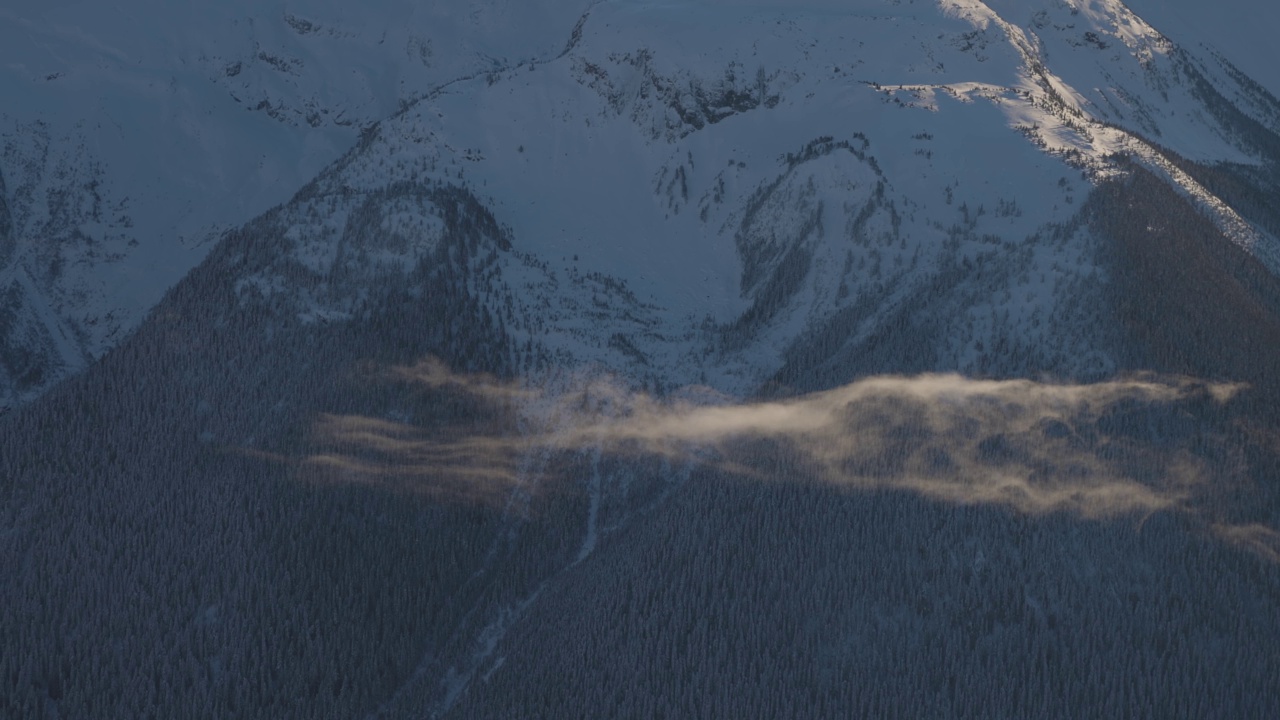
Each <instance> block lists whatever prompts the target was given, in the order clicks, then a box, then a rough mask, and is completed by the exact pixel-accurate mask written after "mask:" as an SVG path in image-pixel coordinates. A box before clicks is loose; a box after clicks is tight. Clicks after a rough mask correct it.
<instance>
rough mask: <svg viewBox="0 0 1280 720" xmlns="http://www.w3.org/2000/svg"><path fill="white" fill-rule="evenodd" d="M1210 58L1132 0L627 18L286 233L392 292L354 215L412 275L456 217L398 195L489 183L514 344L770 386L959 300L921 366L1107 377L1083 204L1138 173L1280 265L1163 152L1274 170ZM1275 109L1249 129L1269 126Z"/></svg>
mask: <svg viewBox="0 0 1280 720" xmlns="http://www.w3.org/2000/svg"><path fill="white" fill-rule="evenodd" d="M1006 16H1007V17H1006ZM1195 62H1202V63H1204V67H1206V68H1209V67H1211V66H1212V63H1211V61H1203V60H1196V59H1194V56H1188V55H1186V54H1183V53H1182V52H1181V51H1180V50H1179V49H1178V48H1177V46H1175V45H1173V44H1172V43H1171V41H1169V40H1168V39H1167V38H1165V37H1164V36H1162V35H1161V34H1159V33H1158V32H1156V31H1155V30H1154V29H1153V28H1151V27H1150V26H1148V25H1146V24H1145V23H1144V22H1142V20H1140V19H1139V18H1137V17H1136V16H1134V15H1133V14H1132V13H1130V12H1128V11H1127V10H1126V9H1125V8H1124V6H1123V5H1121V4H1120V3H1118V2H1091V3H1083V2H1082V3H1075V4H1071V3H1058V2H1043V3H1031V4H1025V3H999V2H992V3H988V4H983V3H978V2H951V1H950V0H949V1H948V2H944V3H941V4H934V3H926V2H918V3H909V2H901V3H900V2H878V1H875V0H866V1H864V2H859V3H838V4H837V3H807V4H804V5H802V6H796V5H794V4H785V5H783V4H776V5H767V4H764V5H762V4H759V3H751V4H746V3H725V2H704V3H684V4H678V5H673V4H669V3H646V2H610V3H603V4H601V5H598V6H596V7H594V8H593V9H592V11H591V12H590V14H589V16H588V19H587V21H586V22H585V24H583V25H582V26H581V33H580V35H579V36H578V39H577V41H576V43H575V44H574V45H573V47H572V48H571V49H570V50H569V51H568V52H567V53H566V54H564V55H563V56H561V57H556V58H554V59H551V60H548V61H545V62H529V63H524V64H521V65H519V66H516V67H513V68H510V69H508V70H505V71H503V72H499V73H495V74H493V75H490V76H487V77H485V78H476V79H472V80H465V81H460V82H458V83H454V84H452V85H450V86H449V87H448V88H446V89H444V90H442V91H440V92H438V93H435V94H433V95H431V96H430V97H429V98H427V99H425V100H423V101H421V102H419V103H416V104H414V105H413V106H412V107H411V108H409V109H408V110H407V111H405V112H404V113H402V114H400V115H398V116H396V117H395V118H392V119H390V120H388V121H387V122H384V123H382V124H381V125H380V126H379V128H378V132H377V133H376V136H375V137H373V138H371V141H370V142H368V143H366V144H365V145H364V146H362V147H361V149H360V150H359V152H355V153H352V154H351V155H349V156H348V157H347V158H345V159H344V161H343V162H342V163H340V164H339V165H338V166H335V168H334V169H333V170H332V171H331V172H328V173H326V174H325V175H323V176H321V178H320V179H318V180H317V181H316V183H315V184H314V186H313V187H311V188H309V189H308V191H306V192H304V193H303V195H302V196H300V201H299V202H298V203H297V204H296V205H295V206H294V207H291V208H289V209H288V210H287V211H286V213H285V214H284V215H283V216H281V218H279V219H278V222H280V223H281V224H280V225H278V226H277V231H278V232H280V233H281V234H282V235H283V237H285V238H286V239H288V240H289V241H290V242H291V247H292V251H291V252H292V254H293V260H292V262H294V263H297V264H298V265H300V266H302V267H305V268H307V269H308V270H309V271H310V272H311V273H314V274H315V276H316V277H317V278H320V277H327V276H329V275H330V274H332V273H334V272H336V271H337V270H338V269H342V270H343V271H344V272H355V273H364V275H363V276H364V277H366V278H370V277H376V276H377V274H378V273H381V272H387V268H389V267H392V265H388V264H387V263H388V262H391V261H390V260H389V259H388V260H387V262H383V263H382V264H381V265H377V264H376V263H374V264H370V261H369V260H368V258H364V259H358V256H357V255H356V254H353V253H352V252H351V243H352V242H353V240H352V238H353V237H355V235H353V233H352V231H351V220H350V218H351V217H352V216H353V213H355V212H356V211H357V209H358V208H364V209H362V210H361V211H360V212H362V213H364V214H363V215H361V223H365V224H368V223H371V222H375V220H376V222H378V223H380V224H378V225H376V227H378V228H380V231H381V232H382V233H391V234H393V235H403V236H405V237H407V238H410V239H412V238H419V240H417V241H416V242H417V245H416V246H415V245H414V244H413V243H408V244H406V243H403V242H401V243H400V244H399V245H398V246H399V247H400V248H401V250H400V252H401V253H402V255H401V256H399V259H397V260H395V261H394V263H393V265H394V264H398V266H399V267H402V268H405V269H407V268H411V267H413V266H414V264H415V263H416V262H417V261H418V260H420V259H421V258H424V257H426V253H427V252H429V248H430V247H431V242H430V240H429V238H430V236H431V233H432V232H433V231H432V228H433V227H437V228H438V227H439V223H438V222H436V221H434V220H432V216H433V213H437V212H438V211H434V210H431V209H430V208H427V207H426V206H425V205H423V204H421V203H419V202H418V201H416V200H415V201H409V200H403V201H402V200H395V201H390V200H382V199H379V198H383V197H384V196H386V195H387V194H388V193H391V194H392V195H395V194H396V193H398V192H402V191H403V192H409V191H405V190H404V188H405V187H409V186H412V185H414V184H417V185H418V186H420V187H425V185H426V184H432V183H435V184H444V185H448V184H458V185H462V186H465V187H467V188H469V190H470V191H471V192H473V193H475V195H476V196H477V197H478V198H480V200H481V201H482V202H483V203H484V204H485V206H486V207H488V208H489V209H490V210H491V211H492V212H493V214H494V216H495V218H496V220H497V222H498V223H500V224H501V225H502V226H504V227H506V228H508V229H509V230H510V233H511V238H512V243H513V247H514V250H515V252H514V253H513V254H511V255H508V256H504V257H503V258H501V261H500V262H499V265H498V267H499V268H500V270H499V277H498V278H497V279H496V280H494V281H493V282H494V285H495V287H497V288H499V289H497V290H494V291H493V292H492V294H491V302H492V304H493V305H492V310H493V311H494V312H495V314H500V315H502V316H503V317H504V319H505V320H506V321H507V322H508V325H507V327H508V329H509V330H510V331H511V332H512V333H513V334H515V335H516V336H517V337H518V338H519V340H520V341H521V342H527V343H533V344H538V345H540V346H541V347H542V348H543V351H544V352H545V354H546V355H547V356H548V357H551V358H554V359H555V363H556V364H557V365H559V366H567V367H577V366H589V367H596V368H599V369H607V370H609V371H614V372H622V373H624V374H626V375H630V376H632V377H634V378H635V379H636V380H637V381H638V382H642V383H644V384H650V385H651V384H658V385H661V384H668V385H681V384H686V383H691V382H704V383H711V384H713V385H715V386H717V387H719V388H720V389H722V390H724V391H726V392H731V393H742V392H747V391H750V390H751V389H752V388H754V387H756V386H757V385H758V384H759V383H760V382H761V381H762V380H764V379H765V378H767V377H769V376H770V375H771V374H772V373H774V372H777V371H778V370H779V369H780V368H782V367H783V366H784V364H785V363H786V362H788V361H794V360H796V358H797V357H798V354H800V353H805V352H810V353H811V351H807V350H805V348H806V347H808V346H811V345H812V344H813V343H815V342H818V341H819V340H821V342H822V343H823V344H824V348H825V350H824V351H823V352H824V353H826V354H828V355H831V356H833V357H845V358H849V357H853V356H866V355H867V353H866V352H863V351H860V350H858V348H859V347H862V348H863V349H864V350H865V349H866V348H869V347H871V346H873V345H875V344H876V343H878V342H881V340H882V337H883V335H884V333H885V332H887V331H888V330H889V329H890V328H892V326H893V325H894V324H895V323H901V322H902V320H903V318H904V317H905V316H906V315H909V314H913V313H914V314H917V315H918V314H919V313H918V311H919V309H920V308H921V307H923V306H924V305H931V306H933V307H941V308H945V311H943V312H944V314H945V317H943V316H942V315H938V316H936V317H933V319H932V320H931V322H936V323H937V327H936V328H934V329H933V330H932V331H931V332H934V331H936V332H935V334H934V335H933V336H930V337H929V339H928V340H927V344H928V345H929V348H928V352H925V353H923V354H919V353H917V354H913V355H912V357H911V358H909V359H907V360H905V362H907V363H908V365H910V367H905V366H904V367H899V368H892V369H896V370H899V371H901V370H912V369H914V370H926V369H954V370H961V371H965V372H979V373H992V372H999V373H1009V372H1030V371H1039V372H1043V371H1052V372H1055V373H1058V374H1062V375H1067V376H1081V377H1089V376H1100V375H1105V374H1107V373H1109V372H1111V371H1112V370H1114V369H1115V367H1116V361H1115V358H1114V357H1112V356H1111V355H1110V353H1109V351H1108V350H1107V340H1106V339H1105V338H1104V337H1103V336H1104V334H1105V333H1106V332H1107V330H1106V328H1107V323H1106V322H1103V321H1102V320H1103V319H1102V318H1101V317H1099V316H1098V315H1097V313H1098V312H1100V310H1099V309H1098V308H1099V306H1101V305H1103V304H1104V303H1102V302H1101V300H1099V299H1098V298H1101V294H1102V292H1103V286H1104V284H1105V282H1106V280H1107V278H1106V277H1105V270H1103V269H1102V268H1101V267H1100V261H1099V259H1098V257H1097V253H1098V245H1097V242H1096V239H1095V238H1093V237H1091V235H1090V233H1089V232H1088V231H1087V229H1086V228H1085V221H1084V220H1083V219H1082V218H1081V217H1080V204H1081V203H1082V202H1083V200H1084V199H1085V198H1086V196H1087V195H1088V193H1089V192H1090V190H1091V189H1092V187H1094V185H1095V184H1096V183H1098V182H1101V181H1103V180H1104V179H1106V178H1108V177H1112V176H1114V175H1115V174H1116V173H1117V172H1119V170H1118V169H1117V168H1118V165H1117V164H1116V158H1117V157H1120V156H1124V157H1132V158H1136V159H1137V160H1138V161H1139V162H1141V163H1143V164H1145V165H1147V166H1149V167H1151V168H1152V169H1153V171H1156V172H1157V173H1160V174H1162V176H1163V177H1165V178H1166V180H1167V182H1169V183H1170V184H1172V185H1173V186H1174V187H1176V188H1177V189H1178V191H1179V192H1180V193H1182V194H1184V195H1185V196H1187V197H1189V198H1192V199H1194V200H1195V201H1196V202H1197V203H1199V204H1200V206H1201V207H1202V208H1203V209H1204V211H1205V212H1207V213H1209V215H1210V216H1211V217H1212V218H1213V219H1214V220H1215V222H1217V224H1218V225H1219V226H1220V228H1221V229H1222V230H1223V231H1224V232H1226V233H1227V234H1228V237H1231V238H1233V239H1234V240H1235V241H1236V242H1237V243H1239V244H1240V245H1241V246H1242V247H1246V248H1247V249H1249V250H1250V251H1251V252H1254V253H1255V254H1256V255H1257V256H1258V257H1259V258H1260V259H1262V260H1263V261H1264V262H1266V263H1268V264H1269V266H1270V267H1271V268H1272V270H1273V271H1274V270H1276V269H1277V268H1278V267H1280V264H1277V254H1276V246H1275V240H1274V238H1272V237H1270V236H1269V235H1267V234H1266V233H1265V232H1262V231H1260V230H1259V229H1257V228H1256V227H1254V226H1253V225H1252V224H1251V223H1250V222H1249V221H1248V220H1246V219H1244V218H1242V217H1240V216H1239V215H1238V214H1236V213H1235V211H1234V210H1233V209H1232V208H1231V207H1229V206H1228V205H1227V204H1225V203H1223V202H1222V201H1221V200H1220V199H1219V198H1217V197H1215V196H1213V195H1212V193H1210V192H1209V191H1208V190H1206V189H1205V188H1204V187H1202V186H1201V185H1200V184H1199V183H1197V182H1196V181H1195V180H1194V179H1192V178H1191V177H1190V176H1189V175H1188V174H1187V173H1185V172H1183V171H1181V170H1180V169H1179V168H1178V167H1176V166H1174V164H1173V163H1171V162H1170V161H1169V160H1168V159H1167V158H1166V156H1165V154H1164V153H1165V152H1166V150H1172V151H1174V152H1176V153H1179V154H1180V155H1181V156H1183V157H1187V158H1191V159H1193V160H1198V161H1201V162H1217V161H1232V162H1237V163H1245V164H1247V163H1259V162H1261V161H1262V160H1263V159H1264V158H1262V157H1261V156H1260V155H1259V151H1258V149H1257V147H1255V146H1254V145H1251V144H1250V143H1248V142H1245V141H1242V140H1241V139H1240V137H1239V136H1238V134H1237V132H1236V128H1234V127H1230V126H1227V125H1226V124H1224V122H1223V120H1222V117H1223V116H1222V115H1221V114H1216V113H1215V112H1214V109H1213V108H1212V107H1209V106H1208V105H1207V104H1206V102H1205V99H1204V97H1202V96H1201V95H1199V94H1197V89H1196V86H1195V85H1194V84H1193V83H1191V82H1190V81H1188V79H1187V78H1188V77H1189V75H1188V73H1189V70H1188V68H1189V67H1192V65H1191V63H1195ZM1205 72H1208V70H1206V71H1205ZM1230 82H1231V80H1230V78H1226V79H1225V80H1222V81H1221V83H1220V85H1219V87H1221V88H1222V89H1223V90H1225V91H1230V90H1231V88H1232V86H1231V84H1230ZM1237 85H1238V83H1237ZM1258 99H1259V102H1258V103H1257V104H1255V105H1248V104H1243V103H1242V104H1241V106H1240V110H1241V111H1242V112H1243V113H1245V114H1246V115H1248V114H1249V113H1253V114H1254V115H1256V117H1257V118H1258V120H1259V121H1266V120H1267V118H1266V115H1265V113H1266V111H1267V109H1268V108H1269V107H1270V105H1268V104H1267V103H1274V100H1273V99H1270V98H1267V97H1264V96H1258ZM1157 141H1158V144H1157ZM394 188H400V190H395V189H394ZM409 194H410V195H412V192H409ZM339 198H341V199H339ZM375 199H377V200H376V202H374V201H375ZM370 202H374V204H375V206H376V207H374V209H372V210H370V209H369V205H368V204H369V203H370ZM370 213H372V215H371V214H370ZM371 218H372V219H371ZM344 228H346V229H344ZM375 234H376V233H375ZM422 238H427V240H425V244H423V243H424V240H422ZM373 249H374V248H373V247H369V248H368V250H367V252H366V254H370V255H371V254H372V253H373ZM405 252H407V253H408V256H407V257H406V256H404V254H403V253H405ZM377 268H381V269H377ZM370 273H372V275H370ZM357 276H359V275H357ZM287 277H288V273H287V272H285V271H284V270H281V271H280V273H279V275H278V276H275V277H252V278H248V279H246V281H245V283H246V284H245V287H246V288H253V289H254V290H253V292H254V293H263V292H265V293H266V294H269V295H271V296H274V297H278V298H285V299H286V301H290V302H296V303H298V311H299V312H300V313H304V314H305V315H306V316H308V317H316V318H350V317H357V316H358V314H359V311H358V308H359V303H360V298H359V296H358V295H359V294H358V292H357V291H356V288H358V287H360V286H361V285H362V284H363V283H369V282H373V280H371V279H366V280H364V281H362V282H361V281H355V280H353V281H352V282H351V285H350V287H348V288H347V289H346V290H345V291H342V290H341V289H339V288H330V289H329V291H328V292H329V298H328V299H324V298H322V297H319V296H318V295H317V294H316V293H314V292H311V291H309V290H304V289H302V288H298V287H295V288H294V289H293V290H290V282H291V281H289V280H288V279H287ZM293 282H294V284H295V285H296V281H293ZM290 298H291V300H290ZM1089 298H1093V300H1092V301H1090V300H1089ZM930 312H932V311H930ZM917 319H918V318H917ZM1010 347H1013V348H1014V350H1013V351H1012V352H1009V351H1008V349H1009V348H1010ZM994 348H1002V351H1004V352H1009V354H1011V355H1013V356H1015V357H1021V358H1023V360H1021V361H1019V362H1022V363H1023V364H1021V365H1009V364H1008V361H1007V360H1006V361H997V360H994V359H992V357H991V356H992V355H994V353H993V352H990V351H991V350H992V349H994ZM1001 362H1004V364H1000V363H1001ZM913 363H916V364H913Z"/></svg>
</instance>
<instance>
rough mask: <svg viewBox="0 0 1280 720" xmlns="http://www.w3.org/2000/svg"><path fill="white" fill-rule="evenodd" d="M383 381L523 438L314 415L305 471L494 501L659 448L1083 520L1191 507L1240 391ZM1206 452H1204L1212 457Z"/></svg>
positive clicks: (919, 382)
mask: <svg viewBox="0 0 1280 720" xmlns="http://www.w3.org/2000/svg"><path fill="white" fill-rule="evenodd" d="M392 375H393V377H395V378H396V379H397V380H399V381H408V382H410V383H413V384H418V385H421V386H425V387H429V388H432V389H434V390H442V389H443V390H447V391H449V392H453V393H460V394H463V395H466V396H468V397H470V398H473V399H476V400H480V401H484V402H489V403H501V404H503V406H504V407H508V408H511V409H512V410H514V411H516V412H517V413H520V414H521V415H522V417H523V423H522V424H523V425H524V426H525V428H526V430H525V431H523V432H519V433H511V434H506V435H503V434H497V433H493V434H486V433H484V432H470V433H461V434H459V433H456V432H452V433H451V432H445V431H441V430H439V429H435V430H424V429H423V428H419V427H415V426H413V425H412V424H408V423H396V422H390V421H386V420H375V419H370V418H363V417H354V416H326V417H323V418H321V419H320V421H319V422H318V424H317V427H316V431H317V436H318V437H319V438H320V439H321V440H322V442H323V443H324V444H325V447H327V448H331V450H330V451H327V452H324V453H320V454H317V455H314V456H312V457H311V458H309V462H310V463H312V464H315V465H320V466H326V467H330V468H336V469H340V470H341V471H342V472H343V473H345V474H347V475H348V476H350V477H352V478H357V479H363V480H364V481H367V482H379V483H392V484H396V485H399V486H401V487H404V488H405V489H409V490H417V491H421V492H435V493H445V494H449V495H454V496H462V497H467V498H472V499H476V498H490V499H496V498H499V497H501V496H503V494H504V493H507V492H509V491H510V489H511V488H512V487H514V486H515V485H517V484H525V485H528V484H530V483H531V482H532V483H534V484H536V482H537V480H536V478H530V477H527V475H529V474H530V473H535V472H537V469H536V468H537V467H539V466H538V465H537V464H536V463H530V462H529V458H530V457H533V456H536V455H542V456H546V455H547V454H548V453H573V452H580V451H591V452H599V453H601V454H602V455H608V456H618V457H633V456H662V457H666V458H670V459H672V460H677V461H682V462H686V461H697V462H702V463H710V464H712V465H715V466H718V467H721V468H724V469H727V470H730V471H733V472H735V473H739V474H743V475H747V476H750V477H755V478H759V479H761V480H764V481H815V482H821V483H827V484H830V485H834V486H838V487H841V488H849V489H860V490H872V489H897V490H905V491H910V492H915V493H919V494H921V495H923V496H925V497H928V498H932V499H935V500H939V501H944V502H950V503H959V504H993V505H999V506H1003V507H1007V508H1010V509H1012V510H1014V511H1017V512H1020V513H1027V514H1043V513H1053V512H1066V513H1073V514H1076V515H1079V516H1082V517H1087V518H1106V517H1116V516H1121V515H1132V514H1147V513H1150V512H1154V511H1159V510H1166V509H1172V508H1179V509H1194V505H1195V499H1196V497H1197V496H1198V495H1199V494H1201V493H1205V492H1207V491H1208V490H1209V489H1210V488H1211V486H1212V482H1211V481H1212V480H1213V478H1214V477H1215V472H1219V471H1218V469H1217V468H1216V467H1215V463H1217V464H1220V463H1221V459H1222V457H1223V453H1224V452H1225V453H1227V454H1228V455H1230V454H1231V452H1232V450H1231V449H1230V447H1229V446H1228V445H1227V444H1226V443H1225V441H1221V438H1220V437H1218V435H1219V433H1218V431H1215V430H1213V429H1212V428H1211V425H1212V423H1208V422H1205V421H1204V420H1203V416H1204V415H1205V414H1206V413H1209V414H1212V413H1214V412H1217V411H1218V410H1220V409H1221V408H1222V406H1223V405H1224V403H1226V402H1227V401H1228V400H1230V398H1231V397H1232V396H1234V395H1235V394H1236V393H1237V392H1239V391H1240V390H1241V386H1238V385H1230V384H1215V383H1205V382H1199V381H1196V380H1192V379H1187V378H1171V377H1155V376H1145V377H1133V378H1126V379H1118V380H1113V381H1108V382H1100V383H1092V384H1057V383H1043V382H1035V381H1031V380H973V379H967V378H964V377H961V376H958V375H921V376H917V377H896V376H894V377H890V376H882V377H872V378H867V379H863V380H859V381H856V382H854V383H851V384H849V385H845V386H843V387H839V388H835V389H832V390H828V391H824V392H818V393H813V394H809V395H803V396H799V397H794V398H788V399H783V400H769V401H758V402H754V401H748V402H734V401H730V400H729V399H727V398H724V397H723V396H719V395H717V394H715V393H714V392H711V391H705V390H703V391H697V390H694V389H690V390H688V391H685V392H684V393H683V394H678V396H677V397H675V398H674V399H673V398H664V399H659V398H655V397H652V396H650V395H647V394H644V393H638V392H634V391H630V390H627V389H625V388H624V387H623V386H621V385H620V384H617V383H613V382H609V381H607V380H602V379H598V378H597V379H593V380H584V381H582V382H578V383H572V382H564V381H561V382H560V383H559V384H560V385H562V386H565V387H566V389H560V390H554V391H553V390H547V389H538V388H534V387H530V386H528V385H520V384H516V383H508V382H500V381H497V380H495V379H493V378H489V377H484V376H467V375H458V374H454V373H451V372H449V371H448V370H447V368H445V367H444V366H443V365H441V364H440V363H438V362H427V363H423V364H421V365H418V366H415V367H411V368H398V369H396V370H394V371H393V372H392ZM1206 447H1214V448H1215V453H1214V455H1213V457H1214V458H1216V460H1215V461H1214V462H1211V461H1210V460H1208V459H1206V458H1207V457H1208V455H1206V453H1205V452H1204V449H1205V448H1206ZM780 462H781V464H780ZM778 467H782V468H784V470H781V471H779V470H777V469H776V468H778ZM765 468H770V469H768V470H766V469H765ZM1224 528H1225V529H1223V530H1222V531H1221V532H1219V535H1220V536H1221V537H1224V538H1228V539H1232V540H1233V542H1239V543H1241V544H1246V545H1255V546H1257V545H1258V544H1259V543H1261V547H1270V545H1268V543H1269V542H1271V541H1272V540H1274V535H1275V534H1274V531H1270V530H1269V529H1268V528H1265V527H1263V526H1256V527H1254V526H1251V527H1248V528H1244V527H1235V526H1232V527H1229V528H1228V527H1226V526H1224ZM1268 532H1270V533H1271V534H1270V535H1268ZM1268 538H1270V540H1268Z"/></svg>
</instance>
